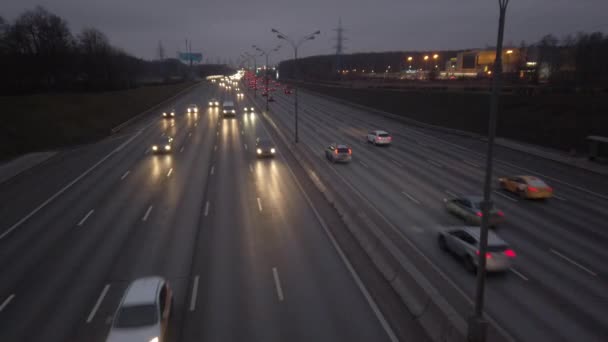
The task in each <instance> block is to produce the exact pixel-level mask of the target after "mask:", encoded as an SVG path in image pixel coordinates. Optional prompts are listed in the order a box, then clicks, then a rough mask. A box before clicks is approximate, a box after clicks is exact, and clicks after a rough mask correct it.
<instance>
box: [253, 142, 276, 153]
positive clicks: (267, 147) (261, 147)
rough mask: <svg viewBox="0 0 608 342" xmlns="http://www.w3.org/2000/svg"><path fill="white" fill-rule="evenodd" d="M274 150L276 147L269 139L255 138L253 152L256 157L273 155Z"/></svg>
mask: <svg viewBox="0 0 608 342" xmlns="http://www.w3.org/2000/svg"><path fill="white" fill-rule="evenodd" d="M276 152H277V149H276V147H275V146H274V144H273V143H272V141H270V140H269V139H261V138H257V139H256V142H255V153H256V155H257V156H258V157H274V155H275V153H276Z"/></svg>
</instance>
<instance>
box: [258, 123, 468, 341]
mask: <svg viewBox="0 0 608 342" xmlns="http://www.w3.org/2000/svg"><path fill="white" fill-rule="evenodd" d="M262 115H264V114H262ZM270 124H271V125H273V126H274V127H275V128H276V125H275V124H274V123H273V122H272V121H270ZM262 128H263V129H264V131H266V133H267V134H268V135H270V132H268V129H267V128H266V126H265V125H262ZM280 153H281V151H279V154H280ZM285 165H286V166H287V170H288V171H289V173H290V174H291V177H292V179H293V180H294V182H295V183H296V185H297V186H298V188H299V189H300V193H301V194H302V196H304V199H306V202H307V203H308V205H309V207H310V209H312V212H313V213H314V214H315V217H316V218H317V221H319V223H320V224H321V227H323V230H324V231H325V234H326V235H327V236H328V237H329V240H330V241H331V244H332V246H333V247H334V249H335V250H336V251H337V252H338V255H340V259H342V262H343V263H344V265H345V267H346V269H348V271H349V272H350V275H351V276H352V278H353V279H354V281H355V283H356V284H357V287H359V290H360V291H361V293H362V294H363V297H365V300H366V301H367V303H368V304H369V306H370V308H371V309H372V311H373V312H374V314H375V315H376V318H377V319H378V321H379V322H380V325H382V328H384V331H385V332H386V334H387V335H388V337H389V339H390V340H391V342H399V339H398V338H397V336H396V335H395V332H394V331H393V328H392V327H391V326H390V324H389V323H388V321H387V320H386V318H385V317H384V314H383V313H382V311H380V308H378V304H376V302H375V300H374V298H373V297H372V295H371V294H370V293H369V291H368V290H367V288H366V287H365V284H363V282H362V281H361V278H360V277H359V274H357V271H356V270H355V268H354V267H353V265H352V264H351V263H350V261H349V260H348V258H347V257H346V255H345V254H344V251H342V248H341V247H340V245H339V244H338V242H337V241H336V238H335V237H334V235H333V234H332V232H331V231H330V230H329V228H328V226H327V223H326V222H325V220H324V219H323V217H321V214H319V211H318V210H317V208H316V207H315V205H314V203H313V202H312V200H311V199H310V197H309V196H308V194H307V193H306V191H305V190H304V187H303V186H302V184H301V183H300V181H299V180H298V177H296V174H295V173H294V172H293V169H292V168H291V166H289V163H286V164H285ZM465 298H468V297H466V295H465ZM469 302H470V303H471V304H473V302H472V301H469Z"/></svg>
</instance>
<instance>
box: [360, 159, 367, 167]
mask: <svg viewBox="0 0 608 342" xmlns="http://www.w3.org/2000/svg"><path fill="white" fill-rule="evenodd" d="M359 163H361V165H363V167H366V168H368V169H369V166H368V165H367V164H365V162H363V161H362V160H359Z"/></svg>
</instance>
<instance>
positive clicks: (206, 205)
mask: <svg viewBox="0 0 608 342" xmlns="http://www.w3.org/2000/svg"><path fill="white" fill-rule="evenodd" d="M207 215H209V201H207V203H205V216H207Z"/></svg>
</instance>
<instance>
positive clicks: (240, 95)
mask: <svg viewBox="0 0 608 342" xmlns="http://www.w3.org/2000/svg"><path fill="white" fill-rule="evenodd" d="M236 96H238V97H243V96H245V94H243V93H238V94H236Z"/></svg>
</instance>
